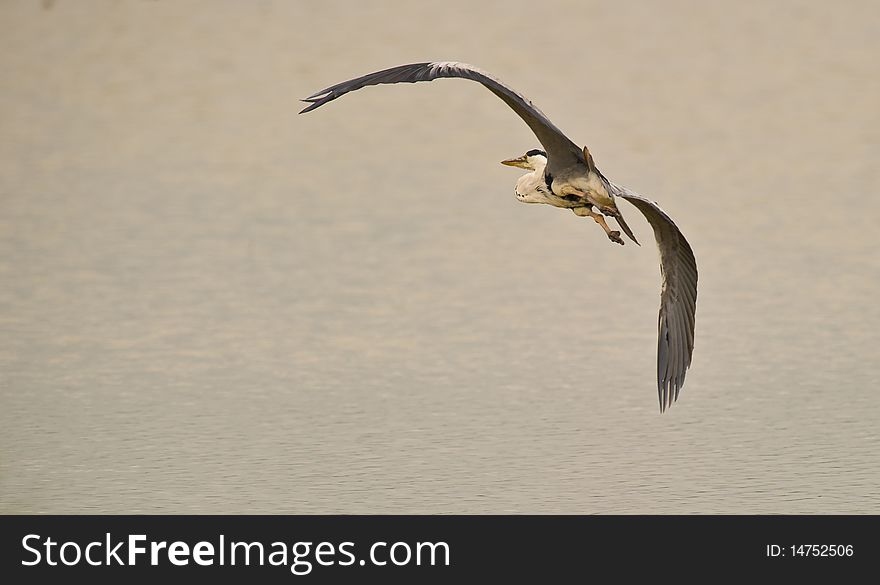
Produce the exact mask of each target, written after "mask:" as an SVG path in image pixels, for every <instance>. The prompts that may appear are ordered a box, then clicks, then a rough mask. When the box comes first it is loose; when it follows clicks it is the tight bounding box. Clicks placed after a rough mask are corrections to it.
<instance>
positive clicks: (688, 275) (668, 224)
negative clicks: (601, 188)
mask: <svg viewBox="0 0 880 585" xmlns="http://www.w3.org/2000/svg"><path fill="white" fill-rule="evenodd" d="M613 187H614V195H615V196H617V197H623V198H624V199H626V200H627V201H629V202H630V203H632V204H633V205H635V206H636V207H637V208H638V209H639V211H641V212H642V213H643V214H644V216H645V218H647V220H648V222H649V223H650V224H651V227H653V228H654V237H655V238H656V239H657V248H658V249H659V250H660V274H661V277H662V280H663V285H662V288H661V291H660V317H659V324H658V329H659V338H658V340H657V390H658V392H659V394H660V411H661V412H662V411H664V410H666V408H668V407H669V406H671V405H672V403H673V402H674V401H675V400H677V399H678V391H679V390H680V389H681V386H682V384H683V383H684V376H685V374H686V373H687V369H688V367H689V366H690V365H691V354H693V351H694V317H695V314H696V310H697V261H696V260H695V259H694V253H693V251H692V250H691V246H690V244H688V241H687V240H686V239H685V238H684V235H682V233H681V232H680V231H679V229H678V228H677V227H676V225H675V223H673V221H672V219H671V218H670V217H669V216H668V215H666V212H664V211H663V210H662V209H660V207H658V206H657V204H656V203H654V202H653V201H650V200H648V199H645V198H644V197H642V196H641V195H638V194H637V193H633V192H632V191H630V190H629V189H626V188H625V187H620V186H618V185H614V186H613Z"/></svg>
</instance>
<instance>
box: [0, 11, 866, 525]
mask: <svg viewBox="0 0 880 585" xmlns="http://www.w3.org/2000/svg"><path fill="white" fill-rule="evenodd" d="M500 4H503V9H501V8H500ZM500 4H494V3H473V2H461V3H458V2H444V3H443V6H442V10H438V9H437V8H436V7H435V8H433V9H431V10H426V9H423V8H419V7H417V5H411V3H407V2H386V3H382V4H381V5H372V6H370V7H367V6H361V5H355V4H354V3H342V2H321V3H313V2H309V3H306V2H301V3H300V2H269V1H265V2H260V3H254V4H250V3H249V4H243V3H218V2H190V3H185V4H181V3H177V2H125V3H123V2H111V1H107V2H99V1H87V2H72V1H70V2H68V1H64V0H59V1H58V2H55V3H54V4H52V5H51V6H50V7H49V9H43V8H41V6H40V3H37V2H4V3H2V5H0V71H2V73H3V75H2V76H0V111H2V112H3V114H2V117H0V449H2V451H0V512H5V513H18V512H63V513H85V512H159V513H161V512H193V513H208V512H212V513H245V512H266V513H273V512H290V513H312V512H342V513H371V512H392V513H415V512H427V513H446V512H463V513H477V512H491V513H503V512H533V513H545V512H551V513H562V512H566V513H611V512H623V513H695V512H721V513H776V512H780V513H847V512H851V513H875V514H876V513H880V491H878V489H877V485H878V483H880V465H878V464H880V455H878V453H880V451H878V449H880V430H878V422H880V420H878V419H880V393H878V390H880V373H878V369H880V368H878V366H880V334H878V330H880V303H878V302H877V296H878V286H880V253H878V250H880V235H878V232H877V228H876V223H877V217H878V216H880V196H878V192H880V170H878V168H880V167H878V165H877V160H878V159H880V124H878V122H880V118H878V112H880V109H878V107H877V105H878V103H880V77H878V76H877V74H876V73H877V70H876V67H877V60H876V58H877V54H878V52H880V37H878V35H877V34H876V31H877V21H878V16H880V11H878V8H877V4H876V3H874V2H869V1H865V2H846V3H845V4H846V6H847V9H846V10H840V9H837V8H835V7H832V6H830V5H828V4H827V3H826V2H820V1H815V2H791V3H787V2H774V3H765V2H758V1H750V2H732V3H729V4H726V5H725V4H721V3H700V2H684V1H679V2H669V3H664V6H663V8H662V9H661V8H659V7H655V6H654V3H648V2H645V3H644V4H642V5H639V3H626V6H612V5H608V4H605V3H595V4H594V5H593V4H591V3H583V2H579V1H578V2H576V1H571V2H568V1H565V2H551V3H550V4H549V5H548V8H547V10H550V11H551V12H552V13H553V14H554V15H556V16H559V17H560V24H559V26H558V30H553V31H550V30H548V28H547V27H546V26H544V25H543V24H541V25H540V26H539V34H538V36H537V38H536V35H535V27H536V22H535V17H534V11H533V10H532V9H530V8H529V6H530V5H529V3H528V2H523V3H519V2H516V1H510V0H508V1H506V2H504V3H500ZM426 22H430V23H431V25H430V27H429V28H428V29H424V28H420V27H421V26H422V25H424V24H425V23H426ZM402 23H403V24H406V23H411V24H413V25H415V24H418V25H419V26H418V27H417V26H413V27H409V26H402ZM549 32H555V33H558V34H556V35H553V36H547V35H548V33H549ZM538 41H540V42H538ZM425 59H453V60H462V61H468V62H472V63H475V64H477V65H479V66H481V67H483V68H485V69H488V70H490V71H492V72H494V73H496V74H497V75H499V76H500V77H501V78H503V79H505V80H506V81H508V82H510V83H511V84H512V85H514V86H515V87H517V88H518V89H520V90H521V91H523V92H524V93H526V95H528V96H529V97H530V98H531V99H533V100H534V101H535V102H536V103H537V104H538V105H539V106H540V107H541V108H542V109H543V110H544V111H545V112H547V113H548V114H549V115H550V116H551V118H552V119H553V120H554V121H555V122H556V124H558V125H559V126H560V127H561V128H563V129H564V130H565V131H566V132H567V133H569V135H570V136H571V137H572V138H573V139H574V140H575V141H577V142H579V143H582V144H588V145H589V146H590V148H591V150H592V151H593V154H594V156H595V158H596V161H597V163H598V165H599V166H600V168H602V169H603V171H604V172H605V173H606V174H607V175H608V176H609V177H611V178H612V179H613V180H615V181H617V182H620V183H623V184H626V185H629V186H630V187H632V188H634V189H636V190H638V191H641V192H642V193H644V194H646V195H649V196H650V197H652V198H654V199H656V200H658V201H659V202H660V203H661V205H663V207H664V208H665V209H666V210H667V211H668V212H669V213H670V214H671V215H672V216H673V217H674V218H675V219H676V221H677V222H678V224H679V226H680V227H681V228H682V230H683V231H684V232H685V234H686V235H687V237H688V238H689V240H690V241H691V243H692V245H693V248H694V250H695V251H696V254H697V260H698V263H699V267H700V296H699V302H698V312H697V337H696V350H695V354H694V363H693V368H692V370H691V372H690V374H689V376H688V379H687V383H686V385H685V388H684V392H683V394H682V396H681V398H680V400H679V402H678V403H677V404H676V405H675V406H674V407H673V408H672V409H671V410H670V411H669V412H667V413H666V414H664V415H662V416H661V415H660V414H659V413H658V405H657V397H656V390H655V387H654V373H655V366H654V361H655V351H656V338H655V336H656V328H655V327H656V318H657V316H656V312H657V305H658V292H659V274H658V267H657V256H656V252H655V250H654V247H653V246H652V245H650V241H651V231H650V228H649V227H648V226H647V224H646V223H645V222H644V221H643V220H642V219H641V218H640V215H639V213H638V212H637V211H636V210H635V209H634V208H632V207H629V206H626V204H622V206H625V207H622V209H623V211H624V213H626V214H627V216H628V217H629V218H630V224H631V225H632V226H633V228H634V229H635V230H636V232H637V235H638V236H639V237H640V239H641V240H642V241H643V242H646V243H648V244H649V245H645V246H643V247H642V248H638V247H635V246H632V245H627V246H625V247H620V246H616V245H611V244H609V242H608V241H607V239H606V238H605V236H604V235H603V234H602V232H601V230H600V229H599V228H598V227H597V226H596V225H595V224H594V223H593V222H592V221H587V220H583V219H579V218H577V217H575V216H574V215H573V214H571V213H566V212H562V211H560V210H557V209H552V208H549V207H545V206H541V207H538V206H526V205H521V204H519V203H517V202H516V201H515V199H514V196H513V185H514V182H515V180H516V178H517V172H515V171H513V170H511V169H509V168H506V167H503V166H501V165H499V164H498V161H500V160H502V159H504V158H509V157H511V156H515V155H519V154H521V153H522V152H524V151H526V150H528V149H530V148H533V147H535V146H537V143H536V141H535V139H534V138H533V137H532V136H531V134H530V133H529V131H528V129H527V128H526V127H525V126H524V125H523V124H521V123H520V121H519V120H518V119H517V118H516V117H515V116H514V115H513V114H512V113H511V112H510V111H508V110H507V109H506V108H505V107H504V105H503V104H502V103H501V102H499V101H498V100H497V99H496V98H495V97H494V96H492V95H491V94H490V93H488V92H487V91H485V90H484V89H483V88H481V87H479V86H478V85H476V84H470V83H468V82H464V81H442V82H438V83H434V84H430V85H428V84H423V85H418V86H400V87H394V88H373V89H372V90H365V91H363V92H360V93H358V94H354V95H351V96H347V97H346V98H344V99H342V100H339V101H338V102H335V103H333V104H332V105H331V106H328V107H326V108H323V109H321V110H320V111H318V112H315V113H313V114H310V115H308V116H297V115H296V112H297V111H298V110H299V107H298V103H297V102H296V98H300V97H304V96H306V95H308V94H310V93H312V92H313V91H315V90H317V89H319V88H321V87H324V86H326V85H329V84H331V83H334V82H336V81H340V80H342V79H347V78H349V77H353V76H355V75H359V74H362V73H366V72H369V71H372V70H374V69H378V68H383V67H388V66H392V65H396V64H399V63H405V62H411V61H419V60H425Z"/></svg>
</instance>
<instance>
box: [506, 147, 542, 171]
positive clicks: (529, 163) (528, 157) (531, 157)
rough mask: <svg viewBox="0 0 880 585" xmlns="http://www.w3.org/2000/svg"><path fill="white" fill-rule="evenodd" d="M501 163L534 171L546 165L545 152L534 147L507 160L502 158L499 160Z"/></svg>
mask: <svg viewBox="0 0 880 585" xmlns="http://www.w3.org/2000/svg"><path fill="white" fill-rule="evenodd" d="M501 164H503V165H507V166H509V167H519V168H521V169H526V170H528V171H535V170H537V169H539V168H540V169H543V168H544V167H545V166H547V153H546V152H544V151H543V150H538V149H537V148H535V149H532V150H530V151H528V152H527V153H525V154H524V155H522V156H519V157H517V158H509V159H507V160H503V161H501Z"/></svg>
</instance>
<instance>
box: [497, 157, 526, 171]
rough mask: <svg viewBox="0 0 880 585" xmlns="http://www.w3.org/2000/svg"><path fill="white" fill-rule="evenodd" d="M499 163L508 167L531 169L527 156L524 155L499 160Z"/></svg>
mask: <svg viewBox="0 0 880 585" xmlns="http://www.w3.org/2000/svg"><path fill="white" fill-rule="evenodd" d="M501 164H503V165H507V166H509V167H519V168H521V169H528V170H531V168H532V167H531V166H529V161H528V157H526V155H522V156H519V157H517V158H509V159H507V160H503V161H501Z"/></svg>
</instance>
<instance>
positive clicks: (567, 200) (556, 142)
mask: <svg viewBox="0 0 880 585" xmlns="http://www.w3.org/2000/svg"><path fill="white" fill-rule="evenodd" d="M444 77H445V78H452V77H460V78H463V79H470V80H472V81H476V82H478V83H481V84H482V85H483V86H485V87H486V88H487V89H488V90H489V91H491V92H492V93H493V94H495V95H496V96H498V97H499V98H501V99H502V100H503V101H504V102H505V103H506V104H507V105H508V106H510V108H511V109H512V110H513V111H514V112H516V113H517V115H519V117H520V118H522V119H523V121H524V122H525V123H526V124H527V125H528V126H529V128H531V130H532V132H534V134H535V136H536V137H537V138H538V140H539V141H540V143H541V144H542V145H543V147H544V149H545V151H546V154H545V153H544V152H541V151H539V150H531V151H529V152H528V153H526V156H524V157H521V158H520V159H511V160H510V161H505V164H510V163H514V164H513V165H512V166H523V168H529V169H532V170H535V169H533V168H532V167H531V166H524V164H525V163H524V162H523V161H524V160H525V159H528V158H529V157H530V156H533V155H536V154H539V155H541V156H542V157H543V159H545V161H546V162H545V163H542V164H545V167H544V168H540V169H537V170H536V171H535V172H536V173H541V174H540V175H537V176H536V179H535V180H527V181H522V180H523V179H526V178H527V176H523V177H522V178H521V182H522V183H523V184H527V185H529V186H530V188H532V189H534V190H535V191H533V193H535V196H534V197H527V196H525V195H522V196H521V194H520V193H519V192H517V197H518V198H520V200H522V201H524V202H528V203H549V204H551V205H555V206H557V207H568V208H571V209H572V210H573V211H575V212H576V213H577V214H578V215H590V216H591V217H593V218H594V219H596V220H597V223H601V224H602V225H603V228H604V229H605V230H606V233H608V235H609V237H610V238H611V239H612V241H616V242H618V243H623V241H622V240H618V239H614V238H613V237H612V236H613V234H618V236H617V237H619V232H609V228H608V227H607V226H605V223H604V220H603V221H600V219H601V217H596V215H595V214H593V213H591V212H590V210H591V209H592V206H597V207H598V208H599V209H600V210H601V211H602V212H603V213H605V214H606V215H607V214H611V215H612V216H613V217H615V219H617V221H618V223H619V224H620V225H621V227H623V228H624V231H626V233H627V235H628V236H629V237H630V238H631V239H632V240H633V241H635V237H634V236H633V234H632V232H631V231H630V230H629V228H628V227H627V226H626V223H625V221H624V220H623V217H622V215H621V214H620V213H619V211H618V210H617V209H616V206H615V205H614V202H613V200H614V197H621V198H623V199H626V200H627V201H629V202H630V203H631V204H632V205H634V206H635V207H636V208H637V209H638V210H639V211H641V212H642V214H643V215H644V216H645V218H646V219H647V220H648V222H649V223H650V224H651V227H652V228H653V229H654V236H655V239H656V240H657V247H658V249H659V252H660V271H661V277H662V287H661V293H660V312H659V317H658V342H657V389H658V395H659V400H660V410H661V412H662V411H664V410H666V408H668V407H669V406H671V405H672V403H673V402H674V401H675V400H677V399H678V395H679V391H680V390H681V387H682V384H683V383H684V378H685V374H686V373H687V370H688V368H689V367H690V365H691V358H692V354H693V348H694V323H695V314H696V300H697V264H696V260H695V258H694V254H693V251H692V250H691V247H690V245H689V244H688V242H687V240H686V239H685V237H684V235H682V233H681V231H680V230H679V229H678V227H677V226H676V225H675V223H674V222H673V221H672V219H671V218H670V217H669V216H668V215H667V214H666V213H665V212H664V211H663V210H662V209H660V207H659V206H658V205H657V204H656V203H654V202H653V201H650V200H649V199H646V198H644V197H642V196H641V195H639V194H637V193H634V192H633V191H630V190H629V189H627V188H625V187H621V186H619V185H616V184H614V183H612V182H610V181H608V180H607V179H606V178H605V177H604V176H603V175H602V174H601V172H599V171H598V169H596V168H595V163H594V162H593V160H592V157H591V156H590V153H589V151H588V150H587V149H583V150H582V149H581V148H579V147H578V146H577V145H576V144H575V143H574V142H572V141H571V140H570V139H569V138H568V137H566V136H565V135H564V134H563V133H562V131H560V130H559V128H557V127H556V126H555V125H554V124H553V123H552V122H551V121H550V120H549V118H547V116H546V115H544V113H543V112H541V110H539V109H538V108H537V107H535V106H534V104H532V102H531V101H529V100H528V99H526V98H525V97H524V96H523V95H521V94H520V93H518V92H516V91H515V90H513V89H511V88H510V87H508V86H507V85H505V84H504V83H502V82H501V81H500V80H498V79H496V78H495V77H493V76H492V75H490V74H489V73H487V72H485V71H482V70H480V69H478V68H476V67H474V66H472V65H467V64H465V63H457V62H449V61H442V62H425V63H413V64H410V65H401V66H398V67H392V68H390V69H385V70H382V71H377V72H375V73H370V74H368V75H364V76H362V77H357V78H355V79H351V80H348V81H343V82H342V83H337V84H336V85H332V86H330V87H328V88H326V89H323V90H321V91H319V92H316V93H314V94H312V95H311V96H309V97H308V98H306V99H305V100H303V101H305V102H308V103H309V105H308V106H307V107H306V108H305V109H303V110H302V111H301V112H300V113H305V112H309V111H312V110H314V109H316V108H319V107H321V106H322V105H324V104H326V103H328V102H331V101H333V100H335V99H336V98H339V97H341V96H343V95H345V94H346V93H349V92H351V91H355V90H358V89H361V88H363V87H367V86H370V85H380V84H394V83H417V82H420V81H432V80H434V79H439V78H444ZM518 163H522V164H518ZM539 179H540V180H539ZM518 185H519V183H518ZM591 190H592V191H595V193H594V194H595V195H596V198H593V197H587V198H586V199H584V198H580V199H579V197H580V196H579V195H577V193H578V192H586V194H587V195H589V194H590V193H591ZM603 191H607V193H604V195H605V198H604V199H603V198H602V195H603ZM572 193H575V195H572ZM572 200H574V203H572ZM608 201H610V204H608ZM579 211H581V213H578V212H579ZM636 243H638V242H636Z"/></svg>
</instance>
